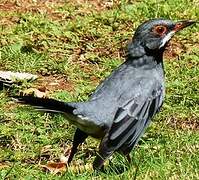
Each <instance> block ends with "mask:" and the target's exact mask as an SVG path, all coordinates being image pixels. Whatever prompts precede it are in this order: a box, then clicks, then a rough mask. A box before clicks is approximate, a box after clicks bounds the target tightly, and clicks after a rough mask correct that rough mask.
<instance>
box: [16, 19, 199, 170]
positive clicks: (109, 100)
mask: <svg viewBox="0 0 199 180" xmlns="http://www.w3.org/2000/svg"><path fill="white" fill-rule="evenodd" d="M194 23H195V21H191V20H186V21H179V22H173V21H171V20H165V19H153V20H149V21H146V22H144V23H143V24H141V25H140V26H139V27H138V28H137V30H136V32H135V34H134V37H133V38H132V41H131V43H129V45H128V49H127V50H128V53H127V57H126V61H125V62H124V63H123V64H122V65H120V66H119V67H118V68H117V69H116V70H114V71H113V72H112V74H111V75H110V76H109V77H107V78H106V79H105V80H104V81H103V82H102V83H101V84H100V85H99V86H98V87H97V89H96V90H95V92H94V93H93V94H92V96H91V97H90V98H89V99H88V101H86V102H62V101H57V100H54V99H47V98H37V97H32V96H15V97H14V98H16V99H18V101H19V102H20V103H24V104H29V105H32V106H35V107H36V108H37V109H39V110H42V111H46V112H57V113H63V114H64V115H65V117H66V119H67V120H68V121H69V122H70V123H72V124H74V125H75V126H76V127H77V130H76V132H75V135H74V139H73V146H72V149H71V153H70V156H69V159H68V164H69V163H70V162H71V161H72V159H73V156H74V155H75V153H76V152H77V148H78V145H79V144H81V143H83V142H84V141H85V139H86V138H87V137H88V136H92V137H94V138H98V139H100V140H101V143H100V145H99V152H98V153H97V156H96V158H95V160H94V163H93V168H94V169H97V170H100V169H102V167H103V164H104V161H105V160H106V159H107V158H109V157H110V156H111V155H112V154H113V153H114V152H119V153H121V154H122V155H124V156H126V157H127V160H128V161H130V160H131V158H130V155H129V154H130V152H131V150H132V149H133V148H134V147H135V145H136V144H137V142H138V140H139V139H140V137H141V136H142V134H143V133H144V130H145V129H146V128H147V127H148V125H149V124H150V122H151V119H152V118H153V117H154V115H155V114H156V113H158V112H159V110H160V108H161V106H162V104H163V101H164V96H165V82H164V66H163V52H164V50H165V47H166V44H167V42H168V41H169V40H170V39H171V37H172V36H173V35H174V34H175V33H176V32H178V31H180V30H182V29H183V28H185V27H187V26H190V25H192V24H194Z"/></svg>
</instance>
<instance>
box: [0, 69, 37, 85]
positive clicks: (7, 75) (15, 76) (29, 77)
mask: <svg viewBox="0 0 199 180" xmlns="http://www.w3.org/2000/svg"><path fill="white" fill-rule="evenodd" d="M37 78H38V76H37V75H33V74H30V73H20V72H11V71H0V80H2V81H5V82H11V83H14V82H18V81H23V80H26V81H34V80H35V79H37Z"/></svg>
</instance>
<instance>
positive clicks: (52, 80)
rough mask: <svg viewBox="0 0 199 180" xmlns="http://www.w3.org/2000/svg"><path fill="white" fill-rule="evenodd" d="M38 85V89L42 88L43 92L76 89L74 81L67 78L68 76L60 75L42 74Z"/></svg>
mask: <svg viewBox="0 0 199 180" xmlns="http://www.w3.org/2000/svg"><path fill="white" fill-rule="evenodd" d="M36 85H37V86H38V90H40V91H41V92H45V91H56V90H65V91H73V90H74V86H73V83H72V82H69V81H68V80H67V77H65V76H60V75H54V76H52V75H50V76H42V77H40V78H39V79H38V80H37V82H36Z"/></svg>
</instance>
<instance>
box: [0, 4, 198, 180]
mask: <svg viewBox="0 0 199 180" xmlns="http://www.w3.org/2000/svg"><path fill="white" fill-rule="evenodd" d="M5 2H6V1H3V4H4V3H5ZM8 2H14V1H12V0H10V1H7V3H8ZM92 2H95V1H92ZM25 5H27V4H24V6H25ZM104 5H105V1H102V2H101V3H100V5H99V6H100V7H99V6H97V5H96V3H90V4H88V3H82V4H78V3H77V2H76V1H74V2H73V3H71V2H70V3H69V1H68V3H67V2H66V3H62V4H60V3H59V4H57V3H50V4H47V5H44V4H43V5H42V4H40V6H39V7H38V9H37V10H35V9H34V7H31V6H27V7H28V8H27V9H26V10H24V6H23V3H22V4H21V5H18V6H16V7H15V8H14V9H18V11H16V10H13V9H9V10H6V11H5V10H4V9H3V8H2V7H0V28H1V31H0V37H1V38H0V70H11V71H21V72H30V73H34V74H38V75H40V76H41V77H43V79H44V80H45V78H46V77H59V78H60V77H62V78H63V79H65V80H66V82H67V83H68V85H70V86H72V87H73V88H72V90H70V91H68V89H67V87H66V89H65V90H63V89H61V88H59V86H58V87H57V88H56V89H49V96H50V97H54V98H56V99H62V100H65V101H83V100H86V99H87V98H88V96H89V95H90V94H91V93H92V91H93V90H94V89H95V87H96V86H97V84H98V83H99V82H100V81H101V80H103V79H104V78H105V77H106V76H108V75H109V74H110V72H111V71H112V70H113V69H114V68H115V67H117V66H118V65H119V64H121V63H122V61H123V60H124V57H125V47H126V44H127V43H128V40H129V39H130V38H131V36H132V33H133V32H134V30H135V28H136V27H137V26H138V25H139V24H140V23H141V22H143V21H144V20H147V19H150V18H155V17H163V18H169V19H173V20H181V19H194V20H198V19H199V1H198V0H193V1H188V0H177V1H173V0H168V1H166V2H164V1H155V0H152V1H114V3H113V4H112V6H111V7H105V6H104ZM47 7H48V8H47ZM49 8H51V9H50V10H49ZM198 42H199V33H198V25H196V26H192V27H190V28H187V29H186V30H184V31H182V32H180V33H179V34H178V35H176V36H175V38H174V39H173V40H172V41H171V47H170V49H169V51H168V52H167V53H166V55H165V70H166V82H167V95H166V102H165V104H164V107H163V109H162V111H161V113H160V114H159V115H157V116H156V118H155V119H154V121H153V123H152V125H151V126H150V127H149V128H148V129H147V131H146V133H145V135H144V137H143V138H142V140H141V141H140V143H139V145H138V147H137V148H136V149H135V151H133V152H132V154H131V155H132V157H133V162H132V164H130V165H128V163H126V161H125V159H124V158H123V157H121V156H119V155H115V156H114V157H113V159H112V160H111V162H109V164H111V165H110V166H107V173H94V172H92V170H90V171H89V170H87V171H84V170H83V171H82V172H75V171H66V172H65V173H63V174H58V175H53V174H50V173H48V172H44V171H42V169H41V167H39V163H40V162H41V164H45V163H46V162H47V161H50V160H56V159H59V156H60V155H61V154H63V152H64V149H66V148H69V147H70V146H71V143H72V141H71V139H72V134H73V133H74V129H75V128H74V127H73V126H71V125H69V124H68V122H67V121H66V120H65V119H64V118H63V117H62V116H59V115H50V114H42V113H38V112H36V111H33V110H32V109H31V108H29V107H22V106H20V105H16V104H15V103H14V102H12V100H11V99H9V98H8V97H7V94H8V90H3V91H0V124H1V126H0V163H1V162H5V163H7V164H8V167H5V168H1V167H0V179H4V178H7V179H75V178H77V179H122V178H123V179H132V178H136V179H171V180H172V179H186V180H187V179H193V180H195V179H199V173H198V169H199V152H198V148H199V146H198V142H199V133H198V130H199V129H198V124H199V96H198V89H199V83H198V74H199V68H198V67H199V56H198V54H199V45H198ZM171 52H174V55H171ZM44 80H43V82H44ZM31 86H34V87H37V86H38V83H34V84H30V83H27V84H24V85H23V87H21V89H26V88H28V87H31ZM15 91H17V89H14V92H15ZM98 144H99V142H98V141H96V140H94V139H92V138H90V139H88V140H87V142H86V143H85V144H84V145H82V148H80V150H79V152H78V153H77V155H76V157H75V159H74V161H75V162H77V163H78V162H79V161H78V160H80V161H81V163H88V164H91V163H92V161H93V160H94V155H92V156H91V157H90V156H89V155H90V154H94V152H95V151H96V150H97V148H96V147H97V145H98ZM88 156H89V158H88ZM0 166H1V165H0ZM119 167H120V168H122V169H125V172H124V173H122V174H118V173H117V170H118V168H119Z"/></svg>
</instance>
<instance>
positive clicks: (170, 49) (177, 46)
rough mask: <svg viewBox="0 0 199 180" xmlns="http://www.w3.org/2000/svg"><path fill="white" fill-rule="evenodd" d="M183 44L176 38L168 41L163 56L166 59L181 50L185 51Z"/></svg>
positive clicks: (173, 57) (175, 56) (172, 57)
mask: <svg viewBox="0 0 199 180" xmlns="http://www.w3.org/2000/svg"><path fill="white" fill-rule="evenodd" d="M185 49H186V48H185V46H184V45H183V43H181V42H178V41H177V40H176V39H173V40H172V41H170V42H169V44H168V45H167V48H166V51H165V52H164V56H165V57H166V58H167V59H175V58H177V57H178V56H179V54H181V53H182V52H183V51H185Z"/></svg>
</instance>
